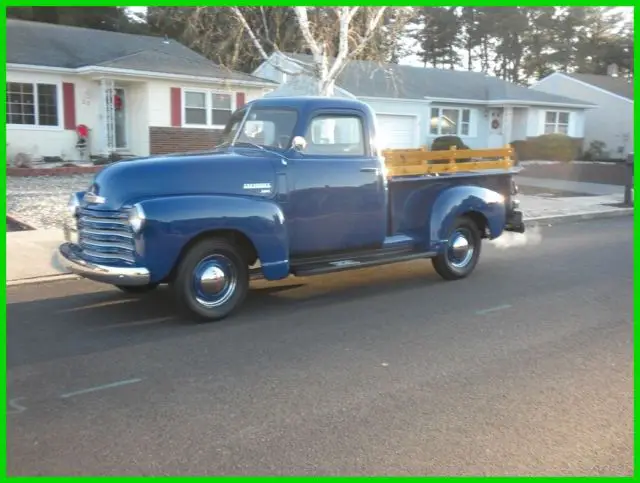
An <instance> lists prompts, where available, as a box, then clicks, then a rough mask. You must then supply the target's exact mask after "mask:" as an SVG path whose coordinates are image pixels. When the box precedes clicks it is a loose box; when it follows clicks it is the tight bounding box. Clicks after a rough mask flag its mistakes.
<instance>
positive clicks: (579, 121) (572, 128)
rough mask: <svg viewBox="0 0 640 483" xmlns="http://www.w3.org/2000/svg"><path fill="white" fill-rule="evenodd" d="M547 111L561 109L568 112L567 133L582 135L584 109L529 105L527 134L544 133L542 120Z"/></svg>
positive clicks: (579, 136) (532, 135)
mask: <svg viewBox="0 0 640 483" xmlns="http://www.w3.org/2000/svg"><path fill="white" fill-rule="evenodd" d="M547 111H554V112H557V111H562V112H568V113H569V133H568V135H569V136H571V137H574V138H581V137H583V136H584V111H583V110H582V109H566V108H563V107H556V106H549V107H531V108H529V116H528V118H529V120H528V124H527V136H528V137H536V136H541V135H543V134H544V122H545V116H546V113H547Z"/></svg>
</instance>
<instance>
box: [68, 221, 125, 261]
mask: <svg viewBox="0 0 640 483" xmlns="http://www.w3.org/2000/svg"><path fill="white" fill-rule="evenodd" d="M127 217H128V215H127V214H126V213H122V212H119V211H97V210H89V209H86V208H85V209H81V210H80V211H79V212H78V244H79V245H80V248H81V249H82V253H83V255H84V256H85V257H86V258H87V259H91V260H95V261H96V262H99V263H105V262H106V263H109V262H111V263H113V262H125V263H131V264H132V263H134V262H135V253H134V252H135V244H134V238H133V232H132V231H131V227H130V226H129V222H128V219H127Z"/></svg>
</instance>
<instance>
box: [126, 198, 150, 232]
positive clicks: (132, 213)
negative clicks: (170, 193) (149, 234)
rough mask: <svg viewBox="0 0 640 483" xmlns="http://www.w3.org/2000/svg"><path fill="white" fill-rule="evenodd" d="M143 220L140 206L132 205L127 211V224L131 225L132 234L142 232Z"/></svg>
mask: <svg viewBox="0 0 640 483" xmlns="http://www.w3.org/2000/svg"><path fill="white" fill-rule="evenodd" d="M145 220H146V217H145V214H144V210H143V209H142V206H140V205H139V204H135V205H133V207H132V208H131V209H130V210H129V224H130V225H131V228H132V229H133V232H134V233H139V232H140V230H142V227H143V226H144V222H145Z"/></svg>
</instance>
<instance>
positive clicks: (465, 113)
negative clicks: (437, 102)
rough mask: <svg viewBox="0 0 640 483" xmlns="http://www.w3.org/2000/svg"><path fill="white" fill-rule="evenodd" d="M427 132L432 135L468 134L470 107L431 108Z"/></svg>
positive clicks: (469, 130) (469, 129) (469, 128)
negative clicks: (429, 126)
mask: <svg viewBox="0 0 640 483" xmlns="http://www.w3.org/2000/svg"><path fill="white" fill-rule="evenodd" d="M429 132H430V134H432V135H434V136H469V133H470V132H471V109H456V108H441V107H433V108H431V128H430V131H429Z"/></svg>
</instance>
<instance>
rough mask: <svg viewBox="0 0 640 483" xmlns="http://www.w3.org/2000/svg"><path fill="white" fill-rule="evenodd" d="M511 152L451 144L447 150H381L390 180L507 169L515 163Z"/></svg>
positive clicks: (508, 149) (508, 148) (503, 149)
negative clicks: (459, 146)
mask: <svg viewBox="0 0 640 483" xmlns="http://www.w3.org/2000/svg"><path fill="white" fill-rule="evenodd" d="M512 155H513V150H512V148H511V147H510V146H507V147H504V148H500V149H465V150H460V149H456V148H455V147H451V149H449V150H446V151H427V150H425V149H423V148H420V149H394V150H389V151H384V152H383V156H384V158H385V166H386V169H387V173H386V175H387V178H388V179H389V180H402V179H403V178H404V179H406V178H415V177H422V176H425V175H444V174H454V173H468V174H471V173H478V174H485V173H487V172H495V173H498V172H510V171H511V169H512V168H513V164H514V163H513V159H512Z"/></svg>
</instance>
